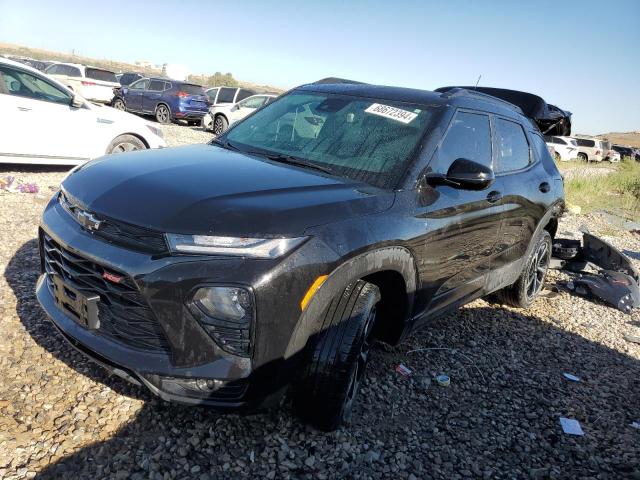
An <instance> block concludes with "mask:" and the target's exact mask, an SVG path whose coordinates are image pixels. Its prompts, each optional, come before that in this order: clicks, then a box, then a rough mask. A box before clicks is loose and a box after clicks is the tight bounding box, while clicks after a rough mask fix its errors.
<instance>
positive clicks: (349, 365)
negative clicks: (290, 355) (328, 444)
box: [293, 280, 380, 431]
mask: <svg viewBox="0 0 640 480" xmlns="http://www.w3.org/2000/svg"><path fill="white" fill-rule="evenodd" d="M379 300H380V292H379V290H378V287H376V286H375V285H373V284H371V283H368V282H365V281H364V280H358V281H356V282H354V283H352V284H350V285H348V286H347V288H345V290H344V291H343V292H342V294H341V295H338V296H336V297H335V298H334V299H333V300H332V301H331V303H330V304H329V305H328V307H327V309H326V310H325V312H324V321H323V325H322V327H321V329H320V331H319V332H318V333H317V334H315V335H314V336H313V337H312V338H311V339H310V340H309V343H308V345H307V354H308V355H309V357H308V358H307V364H306V365H305V367H304V372H303V373H302V376H301V378H300V379H299V381H298V382H297V383H296V384H295V385H294V390H293V392H294V393H293V407H294V409H295V410H296V412H297V413H298V414H299V415H300V417H301V418H302V419H303V420H305V421H308V422H309V423H311V424H313V425H315V426H316V427H317V428H320V429H322V430H327V431H330V430H335V429H336V428H338V427H340V425H342V424H343V423H345V422H348V421H349V420H350V419H351V410H352V407H353V401H354V399H355V397H356V394H357V393H358V387H359V386H360V382H361V381H362V378H363V377H364V371H365V368H366V366H367V362H368V359H369V351H370V350H371V346H372V345H373V335H372V331H373V325H374V323H375V320H376V304H377V303H378V301H379Z"/></svg>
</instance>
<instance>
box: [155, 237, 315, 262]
mask: <svg viewBox="0 0 640 480" xmlns="http://www.w3.org/2000/svg"><path fill="white" fill-rule="evenodd" d="M306 239H307V237H298V238H238V237H215V236H208V235H180V234H172V233H168V234H167V241H168V243H169V247H170V248H171V250H172V251H173V252H176V253H194V254H203V255H232V256H239V257H250V258H278V257H280V256H282V255H284V254H286V253H288V252H290V251H291V250H293V249H294V248H296V247H297V246H298V245H301V244H302V243H303V242H304V241H305V240H306Z"/></svg>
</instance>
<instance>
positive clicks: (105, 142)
mask: <svg viewBox="0 0 640 480" xmlns="http://www.w3.org/2000/svg"><path fill="white" fill-rule="evenodd" d="M0 112H2V113H3V114H2V115H0V132H2V134H1V135H0V162H2V163H7V162H8V163H38V164H52V165H77V164H80V163H84V162H86V161H87V160H90V159H92V158H96V157H100V156H102V155H104V154H107V153H118V152H127V151H131V150H143V149H147V148H158V147H164V146H166V144H165V142H164V139H163V137H162V131H161V130H160V129H159V128H157V127H156V126H155V125H153V124H151V123H149V122H145V121H144V120H142V119H140V118H137V117H136V116H134V115H129V114H128V113H124V112H118V111H117V110H114V109H113V108H111V107H106V106H103V105H96V104H92V103H90V102H88V101H86V100H85V99H84V98H82V97H81V96H79V95H78V94H76V93H74V92H73V91H71V90H70V89H69V88H68V87H67V86H65V85H63V84H62V83H60V82H58V81H56V80H55V79H53V78H51V77H48V76H47V75H45V74H43V73H40V72H39V71H38V70H36V69H34V68H31V67H29V66H27V65H24V64H20V63H17V62H13V61H11V60H5V59H0Z"/></svg>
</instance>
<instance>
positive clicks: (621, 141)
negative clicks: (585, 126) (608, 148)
mask: <svg viewBox="0 0 640 480" xmlns="http://www.w3.org/2000/svg"><path fill="white" fill-rule="evenodd" d="M596 136H597V137H598V138H601V139H603V140H609V141H610V142H611V143H615V144H618V145H628V146H630V147H637V148H640V131H638V132H611V133H603V134H601V135H596Z"/></svg>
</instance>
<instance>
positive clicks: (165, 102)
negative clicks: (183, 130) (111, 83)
mask: <svg viewBox="0 0 640 480" xmlns="http://www.w3.org/2000/svg"><path fill="white" fill-rule="evenodd" d="M113 93H114V95H115V96H114V97H113V100H112V106H113V108H116V109H118V110H126V111H127V112H134V113H142V114H145V115H154V116H155V117H156V120H157V121H158V122H160V123H170V122H172V121H176V120H186V121H187V123H188V124H189V125H200V123H201V121H202V117H203V116H204V115H205V113H207V111H208V110H209V104H210V100H209V97H207V95H206V94H205V92H204V88H202V87H201V86H200V85H195V84H193V83H186V82H179V81H176V80H170V79H167V78H142V79H140V80H138V81H137V82H134V83H132V84H131V85H129V86H123V87H120V88H117V89H114V92H113Z"/></svg>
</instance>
